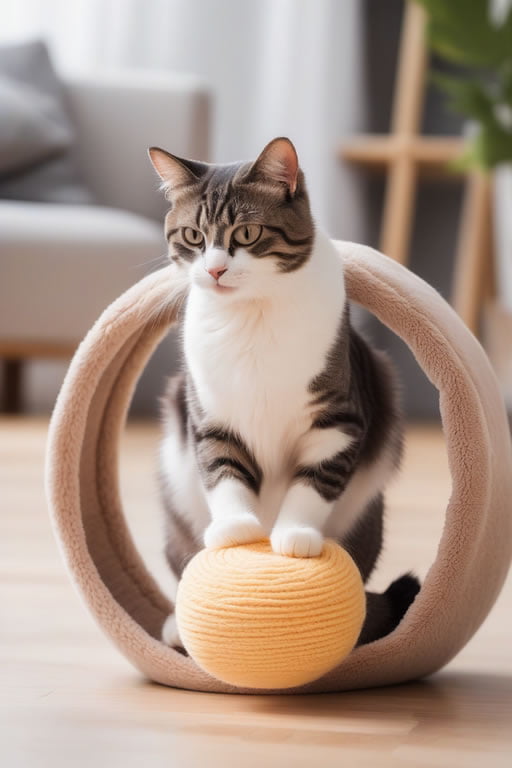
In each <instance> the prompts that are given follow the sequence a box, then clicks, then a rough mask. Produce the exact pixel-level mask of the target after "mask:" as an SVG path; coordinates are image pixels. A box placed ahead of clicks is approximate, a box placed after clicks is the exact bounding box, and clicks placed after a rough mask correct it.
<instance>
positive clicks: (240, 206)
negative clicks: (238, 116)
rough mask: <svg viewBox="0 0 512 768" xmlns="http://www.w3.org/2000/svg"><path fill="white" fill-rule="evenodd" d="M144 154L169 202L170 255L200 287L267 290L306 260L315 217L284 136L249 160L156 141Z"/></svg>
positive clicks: (242, 292) (254, 294)
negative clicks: (216, 160) (198, 154)
mask: <svg viewBox="0 0 512 768" xmlns="http://www.w3.org/2000/svg"><path fill="white" fill-rule="evenodd" d="M149 155H150V158H151V162H152V163H153V166H154V168H155V170H156V171H157V173H158V175H159V176H160V178H161V179H162V187H163V189H164V190H165V194H166V197H167V199H168V200H169V202H170V204H171V208H170V210H169V212H168V214H167V216H166V219H165V234H166V237H167V240H168V243H169V256H170V258H171V259H172V260H175V261H177V262H178V263H180V264H182V265H184V266H186V267H187V268H188V269H189V270H190V278H191V280H192V281H193V282H194V283H196V284H197V285H199V286H200V287H201V288H203V289H204V290H206V291H210V292H212V293H217V294H219V295H220V294H224V295H225V296H226V297H227V296H232V297H233V298H235V297H236V298H237V299H240V298H244V299H246V298H247V299H249V298H264V297H266V296H270V295H272V293H274V290H275V288H276V287H279V284H281V282H282V281H283V280H284V279H285V276H286V275H287V274H290V273H292V272H295V271H296V270H298V269H300V268H301V267H302V266H303V265H304V263H305V262H306V261H307V260H308V258H309V256H310V253H311V249H312V246H313V235H314V225H313V219H312V217H311V212H310V207H309V200H308V195H307V192H306V185H305V182H304V175H303V173H302V171H301V170H300V168H299V162H298V159H297V153H296V151H295V148H294V146H293V144H292V142H291V141H290V140H289V139H286V138H277V139H274V140H273V141H271V142H270V143H269V144H267V146H266V147H265V149H264V150H263V151H262V153H261V154H260V155H259V157H258V158H257V160H255V161H254V162H249V163H233V164H230V165H211V164H208V163H200V162H196V161H194V160H184V159H182V158H179V157H176V156H174V155H171V154H169V153H168V152H166V151H164V150H163V149H158V148H157V147H152V148H151V149H150V150H149Z"/></svg>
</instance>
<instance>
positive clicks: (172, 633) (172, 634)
mask: <svg viewBox="0 0 512 768" xmlns="http://www.w3.org/2000/svg"><path fill="white" fill-rule="evenodd" d="M161 638H162V643H165V644H166V645H170V646H171V648H183V643H182V642H181V640H180V635H179V632H178V625H177V624H176V614H175V613H171V614H170V615H169V616H168V617H167V618H166V620H165V621H164V624H163V627H162V632H161Z"/></svg>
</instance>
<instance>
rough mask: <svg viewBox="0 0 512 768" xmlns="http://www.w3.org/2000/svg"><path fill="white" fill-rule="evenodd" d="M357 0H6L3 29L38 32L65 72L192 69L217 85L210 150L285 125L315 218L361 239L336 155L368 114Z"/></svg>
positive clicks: (263, 138)
mask: <svg viewBox="0 0 512 768" xmlns="http://www.w3.org/2000/svg"><path fill="white" fill-rule="evenodd" d="M360 8H361V3H360V2H358V0H72V1H70V0H7V2H6V0H3V2H2V4H0V40H1V41H5V40H19V39H23V38H27V37H34V36H43V37H45V38H46V39H47V41H48V42H49V44H50V47H51V50H52V53H53V56H54V59H55V62H56V64H57V66H58V67H59V68H60V69H61V70H63V71H66V72H72V73H80V72H87V73H90V72H91V71H96V70H99V71H100V72H101V71H102V70H104V69H105V68H125V67H126V68H134V67H135V68H152V69H162V68H164V69H169V70H175V71H186V72H193V73H195V74H198V75H199V76H201V77H202V78H203V80H204V81H205V82H206V83H208V84H209V86H210V87H211V90H212V93H213V95H214V105H215V106H214V121H213V126H212V156H211V159H212V160H213V161H218V162H229V161H233V160H238V159H246V158H251V157H254V156H255V155H256V154H258V152H259V151H260V150H261V148H262V147H263V146H264V144H265V143H266V142H267V141H269V140H270V139H271V138H273V137H274V136H278V135H288V136H290V138H292V140H293V141H294V142H295V144H296V146H297V149H298V152H299V157H300V159H301V164H302V167H303V168H304V170H305V172H306V177H307V180H308V183H309V189H310V194H311V199H312V203H313V208H314V210H315V212H316V214H317V216H318V217H319V219H320V221H321V223H322V225H324V226H325V227H326V228H327V229H328V230H329V231H330V233H331V234H332V235H334V236H338V237H343V238H346V239H361V238H363V237H364V233H363V215H362V210H361V209H362V203H361V197H360V194H359V191H358V186H357V183H356V179H355V178H354V176H353V175H352V174H351V173H350V172H349V171H348V170H347V169H346V168H343V166H342V165H341V163H340V161H339V158H338V156H337V150H338V147H339V144H340V142H341V141H342V139H343V137H346V136H347V135H350V134H352V133H354V132H357V131H359V130H361V128H362V126H363V124H364V99H363V97H362V91H363V88H362V84H363V83H362V78H363V74H364V73H363V67H362V64H361V59H362V53H361V44H360V28H361V11H360ZM168 149H170V150H172V147H168Z"/></svg>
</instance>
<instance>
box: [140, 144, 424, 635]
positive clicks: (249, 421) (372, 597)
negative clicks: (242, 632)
mask: <svg viewBox="0 0 512 768" xmlns="http://www.w3.org/2000/svg"><path fill="white" fill-rule="evenodd" d="M149 153H150V157H151V161H152V163H153V166H154V168H155V169H156V171H157V173H158V174H159V176H160V178H161V180H162V186H163V189H164V190H165V193H166V197H167V199H168V200H169V202H170V205H171V208H170V211H169V212H168V214H167V217H166V221H165V232H166V237H167V241H168V243H169V257H170V259H171V260H172V261H174V262H175V263H176V264H177V265H178V268H179V269H183V270H186V274H187V277H188V280H189V286H190V288H189V293H188V296H187V300H186V306H185V310H184V316H183V323H182V326H181V331H182V342H183V351H184V365H183V370H182V372H181V373H180V374H178V375H177V376H175V377H173V378H172V379H171V380H170V382H169V385H168V390H167V393H166V396H165V398H164V400H163V414H164V429H165V435H164V439H163V441H162V445H161V486H162V496H163V500H164V503H165V507H166V520H167V546H166V555H167V559H168V561H169V564H170V566H171V568H172V570H173V571H174V573H175V574H176V576H177V577H178V578H179V577H180V575H181V572H182V570H183V568H184V566H185V564H186V563H187V561H188V560H189V558H190V557H191V556H193V555H194V554H195V553H196V552H197V551H198V550H199V549H200V548H201V547H202V546H203V545H206V546H209V547H218V546H230V545H235V544H240V543H244V542H251V541H257V540H260V539H261V538H263V537H267V536H270V541H271V545H272V548H273V549H274V551H275V552H279V553H281V554H283V555H289V556H294V557H314V556H316V555H318V554H319V553H320V552H321V550H322V545H323V539H324V536H330V537H332V538H334V539H336V540H337V541H339V542H340V544H342V545H343V546H344V547H345V548H346V549H347V550H348V551H349V552H350V553H351V554H352V556H353V558H354V559H355V561H356V563H357V565H358V567H359V569H360V571H361V574H362V576H363V579H364V580H365V581H366V580H367V579H368V577H369V575H370V573H371V571H372V569H373V567H374V565H375V562H376V560H377V557H378V555H379V552H380V549H381V545H382V526H383V511H384V502H383V489H384V487H385V485H386V484H387V482H388V481H389V479H390V477H391V476H392V474H393V473H394V472H395V470H396V469H397V468H398V466H399V462H400V456H401V449H402V423H401V418H400V413H399V407H398V404H397V397H396V386H395V381H394V374H393V370H392V367H391V365H390V363H389V361H388V360H387V358H386V357H385V356H384V355H383V354H382V353H380V352H377V351H375V350H373V349H371V348H370V347H369V346H368V344H367V343H366V342H365V341H364V340H363V339H362V338H361V336H360V335H359V334H358V333H356V332H355V330H354V329H353V328H352V327H351V324H350V309H349V304H348V301H347V298H346V295H345V288H344V278H343V263H342V260H341V259H340V257H339V255H338V252H337V251H336V249H335V247H334V246H333V244H332V243H331V241H330V240H329V238H328V237H327V236H326V235H325V234H324V233H323V232H322V231H321V230H320V228H319V227H318V226H317V225H316V223H315V222H314V220H313V217H312V215H311V210H310V206H309V200H308V194H307V191H306V184H305V180H304V175H303V172H302V171H301V169H300V168H299V163H298V159H297V154H296V151H295V148H294V146H293V144H292V143H291V141H289V139H286V138H277V139H274V140H273V141H271V142H270V143H269V144H268V145H267V146H266V147H265V148H264V150H263V151H262V153H261V154H260V155H259V157H258V159H257V160H256V161H255V162H249V163H234V164H231V165H210V164H206V163H201V162H196V161H191V160H183V159H181V158H178V157H175V156H174V155H171V154H169V153H167V152H165V151H164V150H162V149H158V148H152V149H150V150H149ZM418 589H419V584H418V581H417V579H416V578H415V577H413V576H411V575H409V574H407V575H405V576H402V577H401V578H400V579H398V580H397V581H395V582H393V584H391V586H390V587H389V588H388V589H387V591H386V592H384V593H383V594H376V593H367V604H368V616H367V619H366V623H365V625H364V628H363V631H362V633H361V636H360V638H359V643H364V642H370V641H372V640H375V639H377V638H378V637H381V636H383V635H384V634H387V633H388V632H390V631H391V630H392V629H394V627H395V626H396V625H397V624H398V622H399V621H400V620H401V618H402V616H403V614H404V613H405V611H406V610H407V608H408V606H409V605H410V603H411V602H412V600H413V599H414V597H415V595H416V593H417V591H418ZM162 639H163V640H164V641H165V642H166V643H168V644H170V645H176V646H178V645H179V637H178V635H177V631H176V624H175V621H174V615H171V616H169V618H168V619H167V621H166V622H165V624H164V626H163V629H162Z"/></svg>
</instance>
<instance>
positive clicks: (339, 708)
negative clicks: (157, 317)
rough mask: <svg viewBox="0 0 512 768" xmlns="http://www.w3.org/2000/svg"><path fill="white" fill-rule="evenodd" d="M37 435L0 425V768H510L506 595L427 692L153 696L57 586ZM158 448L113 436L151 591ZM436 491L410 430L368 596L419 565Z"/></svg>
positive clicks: (138, 431)
mask: <svg viewBox="0 0 512 768" xmlns="http://www.w3.org/2000/svg"><path fill="white" fill-rule="evenodd" d="M45 433H46V424H45V422H43V421H37V420H33V419H30V420H21V421H17V420H12V419H10V420H7V419H3V420H0V569H1V576H2V579H1V586H0V589H1V592H0V626H1V642H0V676H1V680H0V696H1V704H0V713H1V732H0V755H1V763H2V765H3V766H6V767H7V766H8V767H9V768H25V767H27V768H28V767H29V766H30V767H32V766H37V768H41V767H46V766H51V767H52V768H58V767H59V766H72V767H73V768H81V767H82V766H94V767H95V768H103V767H104V766H108V768H114V766H118V765H119V766H122V767H123V768H131V767H132V766H143V768H152V767H153V766H176V767H177V768H181V767H182V766H183V767H185V766H201V767H202V768H203V767H205V768H215V767H216V766H222V767H223V768H231V766H239V765H242V766H243V768H252V766H255V767H256V766H258V768H259V767H260V766H264V767H265V768H272V767H273V766H288V765H294V766H304V767H306V766H307V768H312V767H314V766H318V768H325V767H326V766H327V767H330V766H336V767H338V766H348V768H359V767H365V766H369V767H370V766H371V768H381V767H383V768H385V767H386V766H404V767H405V766H407V767H410V766H424V767H425V768H426V767H427V766H456V767H458V766H460V767H461V768H472V766H475V767H476V766H478V768H481V767H482V766H484V768H486V767H487V766H488V767H489V768H495V767H496V766H505V765H507V766H508V765H512V654H511V647H512V620H511V598H512V581H511V580H510V579H509V581H508V583H507V585H506V587H505V589H504V591H503V592H502V595H501V597H500V599H499V601H498V603H497V604H496V606H495V608H494V610H493V612H492V613H491V615H490V616H489V618H488V619H487V621H486V623H485V625H484V626H483V627H482V629H481V630H480V631H479V632H478V633H477V635H476V636H475V637H474V638H473V640H472V641H471V642H470V643H469V645H468V646H467V647H466V648H465V649H464V650H463V652H462V653H461V654H460V655H459V656H458V657H457V658H456V659H455V660H454V661H453V662H452V663H451V664H450V665H449V666H448V667H447V668H446V669H445V670H444V671H443V672H441V673H438V674H437V675H436V676H434V677H432V678H431V679H429V680H427V681H424V682H418V683H412V684H408V685H402V686H396V687H393V688H388V689H381V690H373V691H361V692H355V693H345V694H339V695H324V696H220V695H216V694H200V693H190V692H185V691H179V690H173V689H170V688H165V687H162V686H157V685H153V684H151V683H149V682H147V681H146V680H144V679H142V678H141V677H140V675H139V674H138V673H137V672H136V671H135V670H134V669H133V668H132V667H131V666H130V665H129V663H128V662H127V661H126V660H125V659H124V658H122V657H121V656H120V655H119V653H118V652H117V651H116V649H115V648H113V647H112V646H111V645H110V642H109V641H108V640H107V639H106V638H105V637H104V636H103V635H102V633H101V632H100V630H99V629H98V628H97V627H96V625H95V624H94V623H93V621H92V619H91V618H90V617H89V615H88V614H87V612H86V611H85V610H84V608H83V606H82V604H81V602H80V600H79V598H78V596H77V595H76V594H75V592H74V590H73V589H72V587H71V586H70V583H69V581H68V578H67V576H66V574H65V572H64V568H63V565H62V562H61V560H60V556H59V553H58V551H57V548H56V546H55V542H54V540H53V535H52V531H51V529H50V524H49V522H48V517H47V512H46V506H45V501H44V496H43V471H42V466H43V454H44V442H45ZM157 439H158V435H157V432H156V430H155V428H154V427H152V426H150V425H144V424H139V425H133V426H131V427H130V428H129V429H128V431H127V433H126V436H125V439H124V445H123V453H122V475H123V477H122V487H123V495H124V497H125V502H126V508H127V514H128V516H129V520H130V524H131V526H132V528H133V531H134V535H135V536H136V540H137V542H138V543H139V545H140V549H141V550H142V552H143V554H144V556H145V557H146V558H147V561H148V563H150V565H151V567H152V569H153V570H154V572H155V574H156V576H157V578H159V579H160V581H161V582H162V585H163V586H164V588H165V589H167V590H169V591H171V590H172V589H173V585H172V581H171V579H170V577H169V575H168V573H167V570H166V569H165V566H164V564H163V561H162V558H161V554H160V549H161V538H160V534H159V531H160V519H159V515H160V512H159V508H158V504H157V500H156V486H155V482H154V466H155V451H156V447H157ZM449 493H450V479H449V474H448V470H447V465H446V457H445V453H444V445H443V441H442V437H441V434H440V432H439V431H438V430H437V429H432V428H415V429H411V430H410V432H409V436H408V441H407V458H406V462H405V466H404V470H403V472H402V475H401V478H400V479H399V480H398V481H397V482H396V483H395V485H394V487H393V489H392V490H391V492H390V494H389V507H390V512H389V515H388V523H387V539H388V544H387V546H386V551H385V553H384V556H383V558H382V561H381V565H380V567H379V572H378V574H377V576H376V578H375V580H374V586H376V587H385V586H386V585H387V583H389V580H390V579H392V578H395V577H396V576H397V575H398V574H399V573H400V572H402V571H403V570H404V569H411V568H412V569H414V570H416V572H417V573H419V574H420V575H422V576H423V575H424V574H425V572H426V570H427V568H428V566H429V564H430V562H431V561H432V559H433V557H434V555H435V550H436V546H437V542H438V539H439V535H440V532H441V527H442V523H443V510H444V507H445V504H446V501H447V498H448V496H449Z"/></svg>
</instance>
